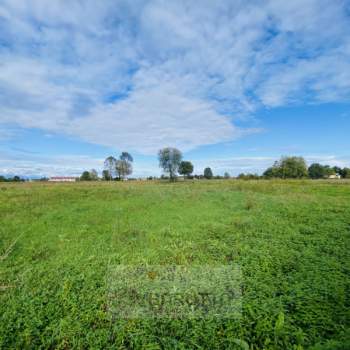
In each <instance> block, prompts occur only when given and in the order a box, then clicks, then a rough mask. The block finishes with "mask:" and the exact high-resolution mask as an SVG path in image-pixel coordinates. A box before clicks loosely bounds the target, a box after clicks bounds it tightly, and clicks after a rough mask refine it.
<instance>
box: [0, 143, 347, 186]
mask: <svg viewBox="0 0 350 350" xmlns="http://www.w3.org/2000/svg"><path fill="white" fill-rule="evenodd" d="M158 161H159V166H160V168H162V169H163V172H164V174H163V175H162V176H161V179H168V180H170V181H175V180H176V179H177V177H178V175H182V176H183V177H184V178H187V179H228V178H231V176H230V174H229V173H227V172H225V174H224V176H220V175H216V176H215V175H214V174H213V171H212V169H211V168H210V167H206V168H205V169H204V171H203V174H199V175H198V174H194V175H193V170H194V166H193V164H192V163H191V162H190V161H189V160H183V156H182V153H181V151H180V150H178V149H177V148H173V147H166V148H163V149H161V150H159V152H158ZM133 162H134V159H133V157H132V155H131V154H130V153H128V152H122V153H121V154H120V155H119V157H113V156H109V157H107V158H106V159H105V161H104V168H103V170H102V180H105V181H121V180H125V179H127V178H128V176H130V175H131V174H132V172H133ZM332 175H337V176H339V177H341V178H344V179H350V168H346V167H345V168H340V167H337V166H333V167H331V166H329V165H322V164H319V163H313V164H311V165H310V166H309V167H308V166H307V164H306V161H305V159H304V158H302V157H281V159H280V160H278V161H276V162H274V164H273V165H272V166H271V167H269V168H267V169H266V170H265V171H264V172H263V174H262V175H258V174H252V173H241V174H239V175H238V176H237V178H238V179H244V180H253V179H274V178H280V179H303V178H310V179H327V178H329V177H331V176H332ZM78 179H79V180H81V181H97V180H99V179H100V178H99V176H98V172H97V171H96V170H95V169H91V170H90V171H84V172H83V173H82V174H81V176H80V177H79V178H78ZM129 179H130V178H129ZM148 179H149V180H153V179H156V177H153V176H150V177H148ZM40 180H41V181H47V180H48V179H47V178H42V179H40ZM20 181H25V180H24V179H22V178H20V177H19V176H14V177H12V178H6V177H4V176H0V182H20Z"/></svg>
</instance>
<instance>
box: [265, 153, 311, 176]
mask: <svg viewBox="0 0 350 350" xmlns="http://www.w3.org/2000/svg"><path fill="white" fill-rule="evenodd" d="M307 176H308V169H307V165H306V162H305V160H304V158H302V157H282V158H281V159H280V160H279V161H277V162H275V163H274V165H273V166H272V167H271V168H268V169H267V170H266V171H265V172H264V177H266V178H274V177H280V178H282V179H300V178H303V177H307Z"/></svg>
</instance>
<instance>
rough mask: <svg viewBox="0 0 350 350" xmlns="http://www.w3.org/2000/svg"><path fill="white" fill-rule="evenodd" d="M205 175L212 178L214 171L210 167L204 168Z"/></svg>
mask: <svg viewBox="0 0 350 350" xmlns="http://www.w3.org/2000/svg"><path fill="white" fill-rule="evenodd" d="M204 177H205V178H206V179H211V178H212V177H213V172H212V170H211V169H210V168H209V167H208V168H205V169H204Z"/></svg>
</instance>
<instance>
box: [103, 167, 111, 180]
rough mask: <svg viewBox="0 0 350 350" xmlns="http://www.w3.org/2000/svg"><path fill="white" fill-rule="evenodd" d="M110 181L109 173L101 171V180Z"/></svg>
mask: <svg viewBox="0 0 350 350" xmlns="http://www.w3.org/2000/svg"><path fill="white" fill-rule="evenodd" d="M110 179H111V175H110V173H109V171H108V170H106V169H105V170H103V171H102V180H104V181H108V180H110Z"/></svg>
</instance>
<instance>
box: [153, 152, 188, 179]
mask: <svg viewBox="0 0 350 350" xmlns="http://www.w3.org/2000/svg"><path fill="white" fill-rule="evenodd" d="M158 159H159V166H160V167H161V168H163V170H164V172H165V173H167V174H169V177H170V181H174V180H175V178H176V174H177V172H178V169H179V166H180V163H181V160H182V153H181V152H180V151H179V150H178V149H177V148H172V147H166V148H163V149H161V150H159V152H158Z"/></svg>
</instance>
